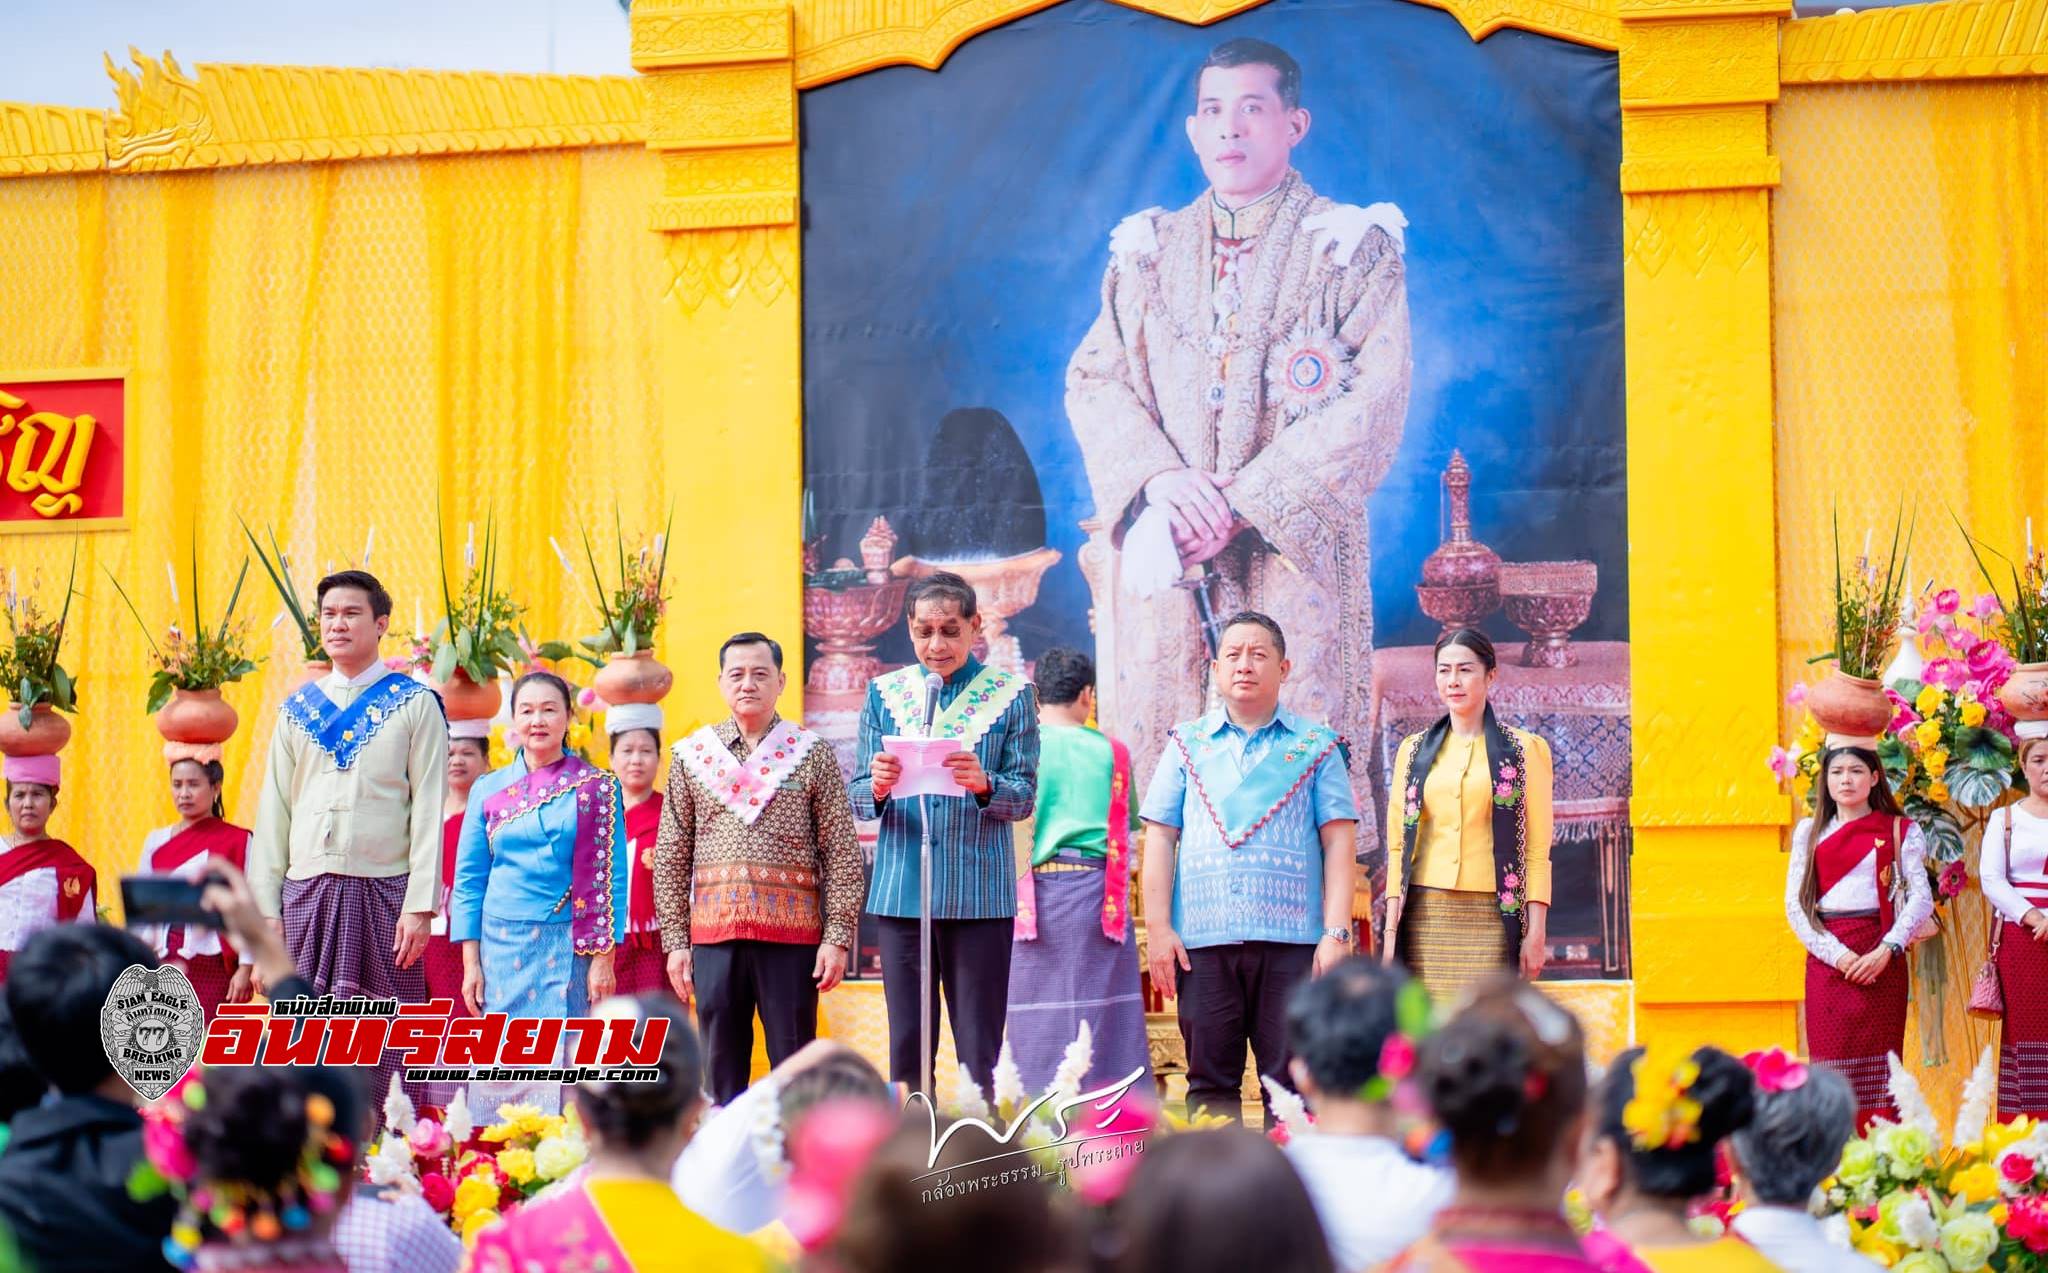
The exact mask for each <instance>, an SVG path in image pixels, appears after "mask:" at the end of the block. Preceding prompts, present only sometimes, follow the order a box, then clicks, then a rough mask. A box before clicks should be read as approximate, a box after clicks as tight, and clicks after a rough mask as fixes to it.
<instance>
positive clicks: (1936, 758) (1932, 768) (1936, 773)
mask: <svg viewBox="0 0 2048 1273" xmlns="http://www.w3.org/2000/svg"><path fill="white" fill-rule="evenodd" d="M1920 763H1921V764H1923V765H1925V766H1927V772H1928V774H1929V775H1930V776H1932V777H1935V778H1939V777H1941V776H1942V775H1943V774H1945V773H1947V772H1948V752H1947V750H1946V749H1944V748H1941V747H1929V748H1928V749H1927V750H1926V751H1925V752H1923V753H1921V756H1920Z"/></svg>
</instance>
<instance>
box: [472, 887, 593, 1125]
mask: <svg viewBox="0 0 2048 1273" xmlns="http://www.w3.org/2000/svg"><path fill="white" fill-rule="evenodd" d="M481 946H482V955H483V961H484V1011H486V1012H502V1013H504V1014H505V1015H507V1016H509V1017H582V1016H588V1015H590V959H589V957H587V956H584V955H579V954H577V953H576V946H575V941H574V939H573V938H572V936H571V934H570V925H569V923H568V922H567V921H566V920H565V921H563V922H561V923H557V924H535V923H531V922H529V921H526V920H517V919H499V918H497V917H496V916H494V915H490V914H486V915H485V916H484V937H483V942H482V943H481ZM575 1038H576V1036H575V1035H572V1034H568V1033H567V1032H564V1034H563V1036H562V1046H561V1050H560V1052H558V1053H557V1055H556V1058H555V1063H556V1064H557V1065H560V1064H563V1063H564V1062H565V1061H566V1060H567V1057H568V1053H569V1049H570V1047H571V1046H573V1044H574V1041H575ZM508 1102H523V1103H528V1104H533V1105H538V1106H540V1108H541V1109H542V1110H543V1111H545V1112H546V1113H550V1114H555V1113H560V1112H561V1108H562V1088H561V1084H559V1083H472V1084H470V1096H469V1106H470V1108H471V1109H473V1110H493V1109H496V1108H497V1107H498V1106H499V1105H501V1104H505V1103H508Z"/></svg>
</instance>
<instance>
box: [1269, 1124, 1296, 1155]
mask: <svg viewBox="0 0 2048 1273" xmlns="http://www.w3.org/2000/svg"><path fill="white" fill-rule="evenodd" d="M1266 1139H1267V1140H1270V1141H1272V1142H1273V1143H1274V1144H1276V1145H1278V1146H1280V1148H1282V1149H1285V1148H1287V1142H1288V1141H1290V1140H1293V1139H1294V1137H1293V1136H1292V1135H1290V1134H1289V1133H1288V1131H1287V1124H1285V1123H1283V1122H1281V1121H1280V1120H1279V1119H1277V1118H1276V1119H1274V1120H1273V1125H1272V1126H1271V1127H1268V1128H1267V1129H1266Z"/></svg>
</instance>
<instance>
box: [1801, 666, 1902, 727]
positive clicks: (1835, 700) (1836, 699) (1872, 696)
mask: <svg viewBox="0 0 2048 1273" xmlns="http://www.w3.org/2000/svg"><path fill="white" fill-rule="evenodd" d="M1806 710H1807V711H1810V712H1812V713H1813V718H1814V719H1815V720H1816V721H1819V722H1820V727H1821V728H1822V729H1824V730H1826V731H1827V732H1828V733H1830V734H1842V735H1845V736H1847V737H1850V738H1874V737H1881V736H1883V734H1884V732H1885V729H1886V728H1887V727H1888V726H1890V725H1891V723H1892V702H1891V700H1890V699H1888V698H1886V697H1885V696H1884V686H1882V685H1880V684H1878V683H1877V682H1876V681H1873V680H1868V679H1866V678H1864V677H1861V676H1850V675H1849V674H1848V673H1846V672H1844V671H1842V670H1841V669H1840V668H1836V669H1835V670H1833V671H1832V672H1830V673H1829V674H1828V675H1826V676H1824V677H1822V678H1821V679H1820V683H1819V684H1817V685H1815V686H1814V687H1813V688H1812V689H1810V690H1808V691H1807V692H1806Z"/></svg>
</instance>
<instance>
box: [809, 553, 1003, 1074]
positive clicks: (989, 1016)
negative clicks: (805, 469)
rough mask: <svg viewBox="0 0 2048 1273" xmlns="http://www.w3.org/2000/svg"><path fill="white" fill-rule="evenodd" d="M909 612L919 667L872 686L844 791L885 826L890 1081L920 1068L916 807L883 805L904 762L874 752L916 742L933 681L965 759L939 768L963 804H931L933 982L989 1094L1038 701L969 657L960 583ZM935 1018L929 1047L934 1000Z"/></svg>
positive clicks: (873, 888) (923, 590)
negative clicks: (1017, 836)
mask: <svg viewBox="0 0 2048 1273" xmlns="http://www.w3.org/2000/svg"><path fill="white" fill-rule="evenodd" d="M904 612H905V616H906V618H907V619H908V621H909V625H910V643H911V646H912V648H913V649H914V650H915V651H916V653H917V663H916V664H914V665H912V666H910V667H905V668H899V669H897V670H896V671H894V672H891V673H889V674H888V675H886V676H881V677H877V678H876V679H875V680H873V681H871V682H870V683H869V684H868V696H867V702H866V703H865V704H864V705H863V706H862V708H861V714H860V752H859V757H858V759H857V761H856V762H855V766H854V774H855V777H854V779H853V781H852V782H851V783H849V784H848V785H847V794H848V795H849V796H851V797H852V799H853V811H854V814H855V815H856V816H858V817H861V818H879V819H881V823H882V829H881V834H880V836H879V837H878V838H877V840H876V842H875V870H874V877H873V879H872V880H870V881H869V885H868V912H869V913H870V914H872V915H874V916H875V917H876V920H877V925H878V927H879V929H880V936H881V947H882V994H883V998H884V1000H885V1001H886V1002H887V1004H888V1008H889V1077H890V1079H891V1080H893V1081H895V1082H900V1083H909V1084H912V1085H915V1084H916V1083H917V1082H918V1081H919V1079H920V1076H921V1074H922V1070H923V1065H922V1063H921V1060H920V1058H919V1057H918V1055H917V1046H918V1021H917V1012H918V999H919V993H918V951H917V943H918V847H919V842H920V840H921V838H922V836H923V834H924V824H923V821H922V816H921V813H922V811H921V809H920V805H921V804H923V803H924V802H923V801H921V800H918V799H915V798H908V797H906V798H901V799H892V798H891V794H890V793H891V791H892V790H893V789H894V788H895V786H896V784H897V783H898V781H899V780H901V778H902V776H903V766H902V762H900V761H899V760H898V759H897V758H896V757H894V756H892V755H890V754H888V753H887V752H885V751H883V750H882V739H883V738H884V737H885V736H888V735H909V736H916V735H921V734H923V733H924V732H925V719H924V715H925V678H926V676H927V675H928V674H930V673H934V672H935V673H937V674H938V675H939V677H940V679H941V681H942V682H943V685H942V688H941V689H940V691H939V704H938V715H937V717H936V718H935V719H934V720H933V722H932V728H931V736H932V737H935V738H952V739H955V740H957V741H958V743H959V747H960V749H959V750H958V751H956V752H954V753H952V754H951V755H949V756H948V757H947V758H946V762H945V763H946V767H947V768H949V769H951V770H952V771H953V776H954V778H955V779H956V780H957V781H958V782H959V784H960V786H961V787H963V788H965V789H966V791H967V793H968V794H967V795H965V796H933V797H931V798H930V804H931V808H932V890H931V891H932V917H933V924H932V943H933V946H934V952H933V960H932V975H933V980H934V981H935V982H936V983H937V987H938V989H939V990H941V991H943V993H944V995H945V1004H946V1012H947V1015H948V1016H950V1017H951V1019H952V1022H953V1048H954V1051H955V1053H956V1054H957V1055H958V1056H959V1058H960V1062H961V1064H962V1065H964V1066H966V1067H967V1071H968V1073H969V1074H971V1075H972V1076H973V1078H974V1081H975V1082H976V1083H978V1084H980V1086H981V1088H982V1090H983V1091H984V1092H987V1091H988V1090H989V1089H990V1087H991V1085H992V1082H993V1077H994V1073H995V1066H996V1058H997V1056H998V1054H999V1053H1000V1052H1001V1050H1002V1046H1003V1023H1004V1017H1005V1014H1006V1011H1007V1008H1008V1003H1009V993H1010V935H1011V923H1012V920H1013V919H1014V917H1015V916H1016V913H1017V883H1016V878H1015V875H1016V866H1015V863H1014V861H1013V858H1012V849H1011V839H1010V824H1011V823H1013V822H1020V821H1022V820H1024V819H1025V818H1028V817H1030V816H1031V810H1032V807H1033V803H1034V801H1035V799H1036V797H1037V793H1038V704H1037V702H1036V699H1035V696H1034V695H1033V693H1032V690H1031V683H1030V682H1029V681H1027V680H1025V679H1024V678H1023V677H1022V676H1018V675H1016V674H1014V673H1010V672H1004V671H1000V670H998V669H996V668H993V667H989V666H987V665H986V664H984V663H982V662H981V661H980V660H979V659H977V658H975V657H974V643H975V641H976V640H977V639H978V638H979V637H980V636H981V614H980V611H979V609H978V608H977V606H976V604H975V596H974V588H973V587H972V586H971V585H970V584H968V582H967V581H966V580H964V579H962V578H961V577H960V576H958V575H956V574H951V573H948V572H945V571H941V572H939V573H937V574H933V575H929V576H927V577H925V578H923V579H920V580H918V581H917V582H916V583H914V584H912V585H911V587H910V590H909V593H908V594H907V595H906V597H905V600H904ZM932 1013H933V1016H932V1030H931V1034H932V1038H933V1039H934V1040H936V1039H937V1038H938V996H937V995H936V994H934V996H933V1002H932ZM934 1082H935V1083H936V1079H935V1080H934Z"/></svg>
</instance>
